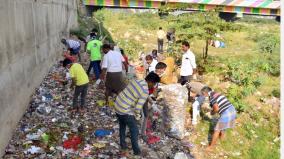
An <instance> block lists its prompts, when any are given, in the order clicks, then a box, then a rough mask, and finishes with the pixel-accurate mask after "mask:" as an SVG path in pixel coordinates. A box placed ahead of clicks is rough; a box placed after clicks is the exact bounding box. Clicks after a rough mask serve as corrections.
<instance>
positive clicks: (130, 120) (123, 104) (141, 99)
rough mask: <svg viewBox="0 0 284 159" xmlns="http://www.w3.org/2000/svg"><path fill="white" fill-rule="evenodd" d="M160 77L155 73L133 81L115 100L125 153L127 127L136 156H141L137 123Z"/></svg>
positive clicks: (121, 141)
mask: <svg viewBox="0 0 284 159" xmlns="http://www.w3.org/2000/svg"><path fill="white" fill-rule="evenodd" d="M158 82H160V77H159V76H158V75H157V74H155V73H153V72H152V73H149V74H148V75H147V76H146V78H145V80H144V79H143V80H137V79H135V80H133V81H131V82H130V83H129V84H128V85H127V87H126V88H125V89H124V90H123V91H122V92H120V93H119V95H118V96H117V98H116V100H115V110H116V115H117V118H118V122H119V137H120V146H121V149H122V150H123V151H125V150H126V149H127V144H126V142H125V137H126V126H128V128H129V130H130V135H131V144H132V149H133V151H134V155H140V154H141V151H140V148H139V145H138V134H139V130H138V126H137V121H138V120H140V118H141V110H142V107H143V105H144V103H145V102H146V100H147V98H148V96H149V89H151V88H153V87H154V86H155V85H156V84H157V83H158Z"/></svg>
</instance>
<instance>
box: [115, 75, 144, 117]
mask: <svg viewBox="0 0 284 159" xmlns="http://www.w3.org/2000/svg"><path fill="white" fill-rule="evenodd" d="M148 96H149V91H148V84H147V82H146V81H145V80H144V79H143V80H132V81H131V82H130V83H129V84H128V85H127V87H126V88H125V89H124V90H123V91H122V92H120V93H119V95H118V96H117V97H116V100H115V110H116V112H117V113H118V114H120V115H126V114H128V115H135V114H138V113H140V111H141V109H142V107H143V105H144V103H145V102H146V100H147V98H148Z"/></svg>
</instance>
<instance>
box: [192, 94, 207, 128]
mask: <svg viewBox="0 0 284 159" xmlns="http://www.w3.org/2000/svg"><path fill="white" fill-rule="evenodd" d="M204 100H205V97H204V96H202V95H199V96H197V97H195V101H194V102H193V104H192V124H193V125H195V124H197V116H198V115H200V106H201V105H202V104H203V102H204Z"/></svg>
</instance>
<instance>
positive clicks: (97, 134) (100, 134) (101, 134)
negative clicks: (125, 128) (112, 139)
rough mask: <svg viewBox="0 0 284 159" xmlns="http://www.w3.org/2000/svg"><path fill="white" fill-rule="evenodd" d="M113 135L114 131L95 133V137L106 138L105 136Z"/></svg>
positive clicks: (99, 130)
mask: <svg viewBox="0 0 284 159" xmlns="http://www.w3.org/2000/svg"><path fill="white" fill-rule="evenodd" d="M112 133H113V131H112V130H105V129H98V130H96V131H95V133H94V135H95V136H96V137H104V136H107V135H111V134H112Z"/></svg>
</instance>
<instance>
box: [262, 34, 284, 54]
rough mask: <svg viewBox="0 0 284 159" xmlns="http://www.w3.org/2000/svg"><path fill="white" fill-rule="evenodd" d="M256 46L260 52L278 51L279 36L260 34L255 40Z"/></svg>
mask: <svg viewBox="0 0 284 159" xmlns="http://www.w3.org/2000/svg"><path fill="white" fill-rule="evenodd" d="M257 45H258V48H259V49H260V51H261V52H262V53H270V54H271V53H279V52H280V37H279V35H276V34H270V33H267V34H262V35H261V36H259V40H258V41H257Z"/></svg>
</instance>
